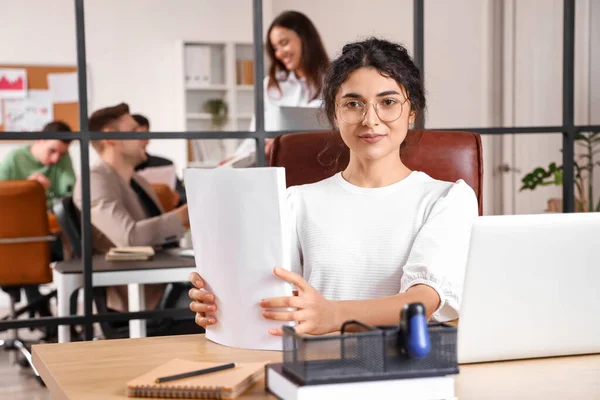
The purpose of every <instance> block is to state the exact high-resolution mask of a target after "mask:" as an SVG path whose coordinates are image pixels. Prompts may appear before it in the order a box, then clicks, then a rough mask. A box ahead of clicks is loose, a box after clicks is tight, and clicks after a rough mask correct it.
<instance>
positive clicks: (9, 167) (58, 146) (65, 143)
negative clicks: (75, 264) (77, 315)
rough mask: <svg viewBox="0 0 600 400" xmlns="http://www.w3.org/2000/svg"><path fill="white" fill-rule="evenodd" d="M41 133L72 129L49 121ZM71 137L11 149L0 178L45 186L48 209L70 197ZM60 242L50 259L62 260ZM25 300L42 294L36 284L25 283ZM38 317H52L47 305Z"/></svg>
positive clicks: (0, 164)
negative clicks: (26, 181) (58, 201)
mask: <svg viewBox="0 0 600 400" xmlns="http://www.w3.org/2000/svg"><path fill="white" fill-rule="evenodd" d="M43 131H44V132H70V131H71V129H70V128H69V127H68V126H67V125H66V124H64V123H63V122H60V121H55V122H51V123H49V124H48V125H46V127H44V130H43ZM70 143H71V140H55V139H47V140H36V141H35V142H33V143H32V144H31V145H30V146H23V147H20V148H18V149H15V150H13V151H12V152H10V153H9V154H8V155H6V156H5V157H4V159H2V160H1V161H0V180H24V179H29V180H35V181H38V182H39V183H41V184H42V186H43V187H44V189H46V206H47V207H48V210H50V209H51V207H52V205H53V204H54V202H55V201H56V200H57V199H59V198H61V197H64V196H69V195H71V194H72V192H73V187H74V186H75V172H74V171H73V166H72V165H71V158H70V157H69V144H70ZM62 256H63V255H62V243H61V241H60V240H58V239H57V240H55V241H54V242H52V244H51V260H52V261H60V260H62ZM23 289H24V290H25V295H26V296H27V300H28V301H30V302H31V301H34V300H36V299H38V298H39V297H41V294H40V292H39V288H38V286H37V285H28V286H24V287H23ZM37 312H38V313H39V314H40V316H43V317H45V316H51V315H52V314H51V312H50V308H49V305H48V304H43V305H41V306H40V308H39V309H38V310H37ZM30 316H31V317H33V315H32V314H30ZM55 330H56V329H55V328H51V329H48V330H47V332H46V333H47V336H53V334H54V331H55Z"/></svg>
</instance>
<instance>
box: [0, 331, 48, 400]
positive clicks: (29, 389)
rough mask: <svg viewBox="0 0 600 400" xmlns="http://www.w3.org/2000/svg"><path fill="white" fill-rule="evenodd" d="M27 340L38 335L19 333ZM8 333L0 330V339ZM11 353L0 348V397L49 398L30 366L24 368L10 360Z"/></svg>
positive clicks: (29, 399) (41, 399) (26, 332)
mask: <svg viewBox="0 0 600 400" xmlns="http://www.w3.org/2000/svg"><path fill="white" fill-rule="evenodd" d="M20 334H21V336H22V337H23V338H26V339H28V340H33V339H37V338H38V337H39V335H36V334H35V333H31V332H28V331H27V330H26V329H24V330H22V333H20ZM7 337H8V334H7V333H6V332H0V339H6V338H7ZM10 359H11V355H10V354H9V353H8V352H7V351H4V350H3V349H1V350H0V399H11V400H49V399H50V398H51V396H50V392H49V391H48V389H46V388H45V387H42V386H40V384H39V383H38V381H37V380H36V379H35V374H34V373H33V370H32V369H31V368H24V367H21V366H20V365H18V364H13V363H11V361H10Z"/></svg>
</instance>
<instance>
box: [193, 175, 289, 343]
mask: <svg viewBox="0 0 600 400" xmlns="http://www.w3.org/2000/svg"><path fill="white" fill-rule="evenodd" d="M183 176H184V181H185V188H186V194H187V200H188V207H189V215H190V225H191V231H192V244H193V249H194V255H195V259H196V268H197V270H198V273H199V274H200V276H202V278H203V279H204V281H205V282H206V290H208V291H210V292H212V293H214V295H215V298H216V301H215V303H216V305H217V311H216V312H215V314H214V316H215V318H216V319H217V323H216V324H215V325H213V326H209V327H207V329H206V337H207V338H208V339H209V340H212V341H214V342H216V343H219V344H222V345H225V346H231V347H237V348H245V349H256V350H282V339H281V337H276V336H271V335H269V329H270V328H277V327H281V325H282V323H281V322H280V321H272V320H267V319H265V318H264V317H263V316H262V308H261V307H260V306H259V301H260V300H261V299H264V298H270V297H282V296H291V295H292V286H291V285H290V284H289V283H287V282H285V281H283V280H281V279H280V278H278V277H276V276H275V275H274V274H273V268H274V267H276V266H280V267H282V268H285V269H288V270H289V269H290V237H289V228H288V227H289V221H288V218H289V217H288V216H289V212H288V206H287V200H286V189H285V188H286V185H285V170H284V169H283V168H248V169H234V168H219V169H186V170H185V171H184V174H183Z"/></svg>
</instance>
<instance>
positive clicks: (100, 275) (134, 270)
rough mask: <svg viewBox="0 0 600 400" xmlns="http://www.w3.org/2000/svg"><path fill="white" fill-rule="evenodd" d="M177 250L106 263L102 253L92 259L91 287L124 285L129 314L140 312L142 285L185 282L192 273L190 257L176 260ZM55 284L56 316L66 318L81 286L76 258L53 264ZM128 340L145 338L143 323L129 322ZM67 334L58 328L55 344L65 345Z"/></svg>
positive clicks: (142, 302)
mask: <svg viewBox="0 0 600 400" xmlns="http://www.w3.org/2000/svg"><path fill="white" fill-rule="evenodd" d="M178 251H179V250H177V251H173V252H159V253H156V255H155V256H154V258H153V259H152V260H149V261H126V262H124V261H119V262H109V261H106V260H105V259H104V255H103V254H98V255H94V256H92V265H93V273H92V284H93V285H94V287H101V286H117V285H127V293H128V297H129V311H131V312H134V311H142V310H144V304H145V299H144V285H145V284H150V283H168V282H187V281H188V276H189V274H190V272H192V271H195V269H196V267H195V262H194V259H193V258H187V257H179V256H178V255H177V252H178ZM52 276H53V281H54V284H55V285H56V292H57V295H56V299H57V304H58V316H59V317H67V316H69V315H70V312H71V311H70V298H71V296H72V295H73V293H74V292H75V291H76V290H77V289H79V288H81V287H83V266H82V261H81V260H80V259H73V260H69V261H61V262H57V263H55V264H54V269H53V272H52ZM129 334H130V336H131V337H144V336H146V321H145V320H131V321H129ZM70 340H71V332H70V329H69V326H68V325H60V326H59V327H58V341H59V342H60V343H64V342H69V341H70Z"/></svg>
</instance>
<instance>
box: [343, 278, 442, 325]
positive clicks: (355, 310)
mask: <svg viewBox="0 0 600 400" xmlns="http://www.w3.org/2000/svg"><path fill="white" fill-rule="evenodd" d="M416 302H420V303H423V304H424V305H425V311H426V313H427V319H428V320H429V319H430V318H431V315H432V314H433V313H434V311H435V310H436V309H437V308H438V307H439V304H440V296H439V295H438V293H437V292H436V291H435V290H434V289H433V288H431V287H430V286H427V285H415V286H413V287H411V288H410V289H408V290H407V291H406V292H404V293H399V294H396V295H394V296H388V297H382V298H380V299H373V300H340V301H336V308H337V312H336V316H337V318H336V326H338V327H340V326H341V325H342V324H343V323H344V322H345V321H348V320H357V321H360V322H363V323H365V324H368V325H373V326H376V325H396V324H398V323H399V322H400V310H402V308H403V307H404V305H405V304H409V303H416Z"/></svg>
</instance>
